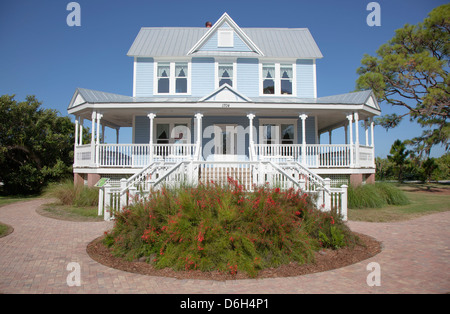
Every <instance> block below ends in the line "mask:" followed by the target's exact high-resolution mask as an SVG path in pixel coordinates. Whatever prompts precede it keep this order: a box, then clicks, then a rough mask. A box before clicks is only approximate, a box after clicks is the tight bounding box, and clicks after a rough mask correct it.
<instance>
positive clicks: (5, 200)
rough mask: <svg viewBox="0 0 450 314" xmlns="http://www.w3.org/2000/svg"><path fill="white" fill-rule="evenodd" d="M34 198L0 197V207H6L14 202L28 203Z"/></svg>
mask: <svg viewBox="0 0 450 314" xmlns="http://www.w3.org/2000/svg"><path fill="white" fill-rule="evenodd" d="M35 197H36V196H3V195H2V196H0V206H3V205H8V204H12V203H16V202H24V201H30V200H32V199H33V198H35Z"/></svg>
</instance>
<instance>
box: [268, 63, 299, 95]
mask: <svg viewBox="0 0 450 314" xmlns="http://www.w3.org/2000/svg"><path fill="white" fill-rule="evenodd" d="M263 64H273V65H275V78H274V81H275V86H274V88H275V93H274V94H264V92H263V81H264V79H263V77H262V75H263ZM281 65H292V94H290V95H286V94H281V77H280V76H281V75H280V74H281V73H280V72H281V71H280V69H281ZM295 65H296V64H295V62H291V61H286V62H273V61H264V62H259V95H260V96H262V97H274V96H276V97H296V96H297V67H296V66H295Z"/></svg>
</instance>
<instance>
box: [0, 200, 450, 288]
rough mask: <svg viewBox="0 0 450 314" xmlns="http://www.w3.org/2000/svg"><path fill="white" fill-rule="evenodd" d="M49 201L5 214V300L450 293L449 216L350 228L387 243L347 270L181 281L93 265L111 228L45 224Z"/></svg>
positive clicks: (1, 245)
mask: <svg viewBox="0 0 450 314" xmlns="http://www.w3.org/2000/svg"><path fill="white" fill-rule="evenodd" d="M45 202H46V200H41V199H39V200H33V201H28V202H21V203H15V204H11V205H7V206H4V207H1V208H0V221H1V222H3V223H6V224H9V225H11V226H13V227H14V232H13V233H12V234H10V235H8V236H6V237H4V238H0V293H189V294H194V293H225V294H226V293H276V294H288V293H448V292H450V228H449V226H448V223H449V222H450V212H444V213H438V214H431V215H428V216H424V217H421V218H418V219H414V220H410V221H405V222H398V223H366V222H349V226H350V227H351V229H352V230H354V231H356V232H361V233H365V234H367V235H370V236H373V237H375V238H376V239H378V240H380V241H382V242H383V251H382V252H381V253H380V254H378V255H376V256H374V257H372V258H371V259H368V260H366V261H362V262H359V263H356V264H353V265H350V266H347V267H344V268H340V269H336V270H332V271H327V272H322V273H317V274H310V275H305V276H299V277H292V278H274V279H259V280H236V281H225V282H215V281H208V280H179V279H173V278H161V277H151V276H143V275H138V274H132V273H128V272H123V271H120V270H116V269H111V268H108V267H106V266H103V265H101V264H99V263H97V262H95V261H93V260H92V259H91V258H90V257H89V256H88V255H87V253H86V246H87V244H88V243H89V242H90V241H92V240H93V239H94V238H96V237H98V236H100V235H102V234H103V232H104V231H105V230H107V229H109V228H110V227H111V226H112V224H111V223H108V222H70V221H62V220H56V219H51V218H46V217H43V216H41V215H39V214H37V213H36V211H35V210H36V208H38V207H39V206H40V205H41V204H44V203H45ZM70 262H76V263H79V265H80V266H81V286H79V287H77V286H74V287H69V286H68V285H67V282H66V278H67V276H68V275H69V274H70V272H71V270H67V269H66V267H67V265H68V263H70ZM370 262H377V263H378V264H379V265H380V267H381V286H373V287H369V286H368V285H367V283H366V278H367V276H368V275H369V273H370V270H367V269H366V267H367V265H368V263H370Z"/></svg>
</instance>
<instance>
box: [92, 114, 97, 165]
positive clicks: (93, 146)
mask: <svg viewBox="0 0 450 314" xmlns="http://www.w3.org/2000/svg"><path fill="white" fill-rule="evenodd" d="M96 118H97V111H95V110H94V111H93V112H92V116H91V122H92V126H91V163H95V160H96V157H95V119H96Z"/></svg>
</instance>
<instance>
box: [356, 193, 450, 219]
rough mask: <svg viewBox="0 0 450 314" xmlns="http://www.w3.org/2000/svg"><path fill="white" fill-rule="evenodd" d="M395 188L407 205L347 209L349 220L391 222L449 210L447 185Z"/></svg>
mask: <svg viewBox="0 0 450 314" xmlns="http://www.w3.org/2000/svg"><path fill="white" fill-rule="evenodd" d="M395 186H396V187H397V188H398V189H399V190H401V191H402V192H403V193H404V195H405V196H406V197H407V199H408V201H409V202H408V203H407V204H404V205H385V206H382V207H376V208H368V207H366V208H353V209H349V213H348V218H349V220H357V221H369V222H393V221H402V220H408V219H412V218H417V217H420V216H423V215H426V214H431V213H437V212H443V211H448V210H450V193H449V192H450V186H449V185H443V184H396V185H395ZM445 191H447V192H445Z"/></svg>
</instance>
